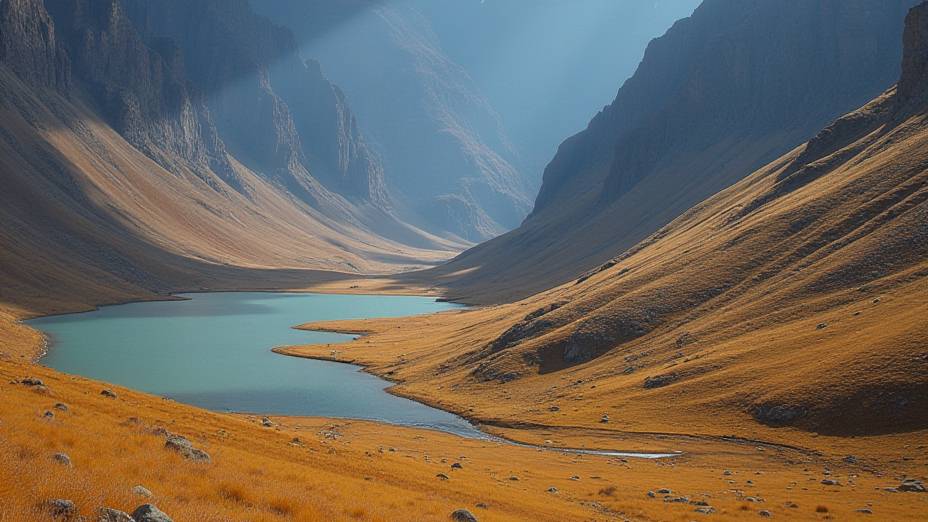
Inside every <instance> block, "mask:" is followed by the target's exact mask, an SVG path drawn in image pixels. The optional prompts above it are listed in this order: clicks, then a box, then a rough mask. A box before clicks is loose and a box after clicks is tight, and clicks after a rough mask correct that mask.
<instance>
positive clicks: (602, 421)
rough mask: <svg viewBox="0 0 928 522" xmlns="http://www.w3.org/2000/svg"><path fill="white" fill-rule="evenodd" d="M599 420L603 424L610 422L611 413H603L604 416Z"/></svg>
mask: <svg viewBox="0 0 928 522" xmlns="http://www.w3.org/2000/svg"><path fill="white" fill-rule="evenodd" d="M599 422H601V423H603V424H606V423H607V422H609V414H608V413H603V416H602V417H600V418H599Z"/></svg>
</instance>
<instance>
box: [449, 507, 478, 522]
mask: <svg viewBox="0 0 928 522" xmlns="http://www.w3.org/2000/svg"><path fill="white" fill-rule="evenodd" d="M451 520H453V521H454V522H477V517H475V516H474V514H473V513H471V512H470V511H468V510H466V509H457V510H455V511H454V512H453V513H451Z"/></svg>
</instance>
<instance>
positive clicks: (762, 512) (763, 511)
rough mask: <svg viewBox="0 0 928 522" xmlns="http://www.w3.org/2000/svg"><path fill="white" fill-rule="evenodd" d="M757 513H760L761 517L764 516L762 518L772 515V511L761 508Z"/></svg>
mask: <svg viewBox="0 0 928 522" xmlns="http://www.w3.org/2000/svg"><path fill="white" fill-rule="evenodd" d="M757 514H758V515H760V516H762V517H764V518H770V517H772V516H773V513H771V512H769V511H767V510H766V509H762V510H760V511H758V512H757Z"/></svg>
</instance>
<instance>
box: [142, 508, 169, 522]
mask: <svg viewBox="0 0 928 522" xmlns="http://www.w3.org/2000/svg"><path fill="white" fill-rule="evenodd" d="M132 518H134V519H135V522H174V521H173V520H171V517H169V516H167V515H166V514H165V513H163V512H161V510H160V509H158V508H157V507H155V506H154V505H152V504H142V505H141V506H139V507H137V508H135V511H133V512H132Z"/></svg>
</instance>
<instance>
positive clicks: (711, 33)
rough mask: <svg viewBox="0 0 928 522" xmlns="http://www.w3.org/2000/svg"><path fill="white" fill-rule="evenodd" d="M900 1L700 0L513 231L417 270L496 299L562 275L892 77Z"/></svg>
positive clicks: (561, 154)
mask: <svg viewBox="0 0 928 522" xmlns="http://www.w3.org/2000/svg"><path fill="white" fill-rule="evenodd" d="M912 4H914V0H893V1H890V2H886V1H883V0H860V1H855V2H841V1H825V2H804V1H788V2H780V1H772V0H752V1H746V2H744V1H740V0H739V1H734V0H707V1H706V2H704V3H703V4H702V5H701V6H700V7H699V8H698V9H696V11H695V12H694V13H693V15H692V16H691V17H689V18H686V19H683V20H680V21H679V22H677V23H676V24H675V25H674V26H673V27H672V28H671V29H670V30H669V31H668V32H667V34H665V35H664V36H662V37H661V38H658V39H655V40H654V41H652V42H651V44H650V45H649V46H648V49H647V51H646V53H645V56H644V59H643V60H642V62H641V65H640V66H639V67H638V70H637V71H636V73H635V75H634V76H632V78H630V79H629V80H628V81H627V82H626V83H625V84H624V85H623V86H622V88H621V89H620V90H619V93H618V96H617V97H616V99H615V101H614V102H613V104H612V105H610V106H609V107H607V108H606V109H605V110H603V111H602V112H601V113H600V114H598V115H597V116H596V117H595V118H594V119H593V120H592V121H591V122H590V125H589V127H588V128H587V129H586V130H585V131H583V132H581V133H580V134H577V135H576V136H573V137H571V138H569V139H568V140H567V141H565V142H564V143H563V144H562V145H561V147H560V149H559V151H558V153H557V155H556V156H555V157H554V159H553V160H552V161H551V163H550V164H549V165H548V167H547V169H546V170H545V175H544V183H543V186H542V188H541V192H540V193H539V195H538V198H537V200H536V202H535V209H534V210H533V211H532V214H531V215H530V216H529V217H528V218H527V219H526V220H525V222H524V223H523V224H522V226H520V227H519V228H518V229H516V230H514V231H512V232H510V233H508V234H506V235H504V236H502V237H500V238H497V239H494V240H492V241H489V242H487V243H484V244H482V245H479V246H477V247H475V248H473V249H471V250H468V251H467V252H465V253H463V254H461V255H460V256H459V257H458V258H456V259H454V260H453V261H452V262H450V263H448V264H447V265H445V266H443V267H441V268H439V269H438V270H436V271H434V272H433V273H430V274H429V276H430V277H437V278H439V279H441V280H444V281H445V284H446V285H447V287H448V288H449V294H450V295H451V296H452V297H455V298H460V299H463V300H465V301H469V302H500V301H506V300H512V299H517V298H522V297H526V296H528V295H531V294H532V293H534V292H538V291H541V290H544V289H546V288H550V287H551V286H554V285H555V284H559V283H562V282H564V281H567V280H569V279H571V278H574V277H576V276H577V275H579V274H580V273H582V272H583V271H585V270H587V269H588V268H589V267H591V266H594V265H596V264H599V263H602V262H604V261H605V260H607V259H609V258H610V257H612V256H613V255H615V252H617V251H621V250H624V249H626V248H629V247H631V246H632V245H634V244H635V243H637V242H638V241H640V240H642V239H644V238H645V237H647V236H648V235H650V234H652V233H653V232H655V231H656V230H657V229H658V228H660V227H661V226H663V225H665V224H667V223H668V222H670V221H671V220H672V219H674V218H675V217H677V216H678V215H680V214H681V213H682V212H683V211H685V210H686V209H687V208H689V207H690V206H692V205H694V204H695V203H697V202H699V201H700V200H702V199H704V198H706V197H708V196H710V195H711V194H713V193H715V192H717V191H718V190H721V189H722V188H724V187H726V186H729V185H730V184H731V183H733V182H735V181H737V180H738V179H741V178H742V177H743V176H744V175H745V174H746V173H748V172H751V171H752V170H754V169H756V168H758V167H760V166H761V165H763V164H765V163H767V162H769V161H771V160H773V159H774V158H776V157H777V156H779V155H781V154H783V153H785V152H786V151H788V150H790V149H791V148H793V147H795V146H796V145H797V144H799V143H802V142H803V141H804V140H807V139H809V138H810V137H811V136H813V135H814V134H815V132H817V130H818V129H820V128H821V127H822V126H824V125H825V124H826V123H827V122H828V121H830V120H832V119H834V118H835V117H837V116H839V115H841V114H843V113H845V112H847V111H850V110H852V109H854V108H855V107H859V106H860V105H861V104H863V103H865V102H866V101H867V100H868V99H871V98H873V97H874V96H876V95H877V94H878V93H879V92H881V91H882V90H883V89H885V88H886V86H887V85H890V84H891V83H892V82H894V81H895V79H896V78H898V73H899V66H898V64H899V56H900V44H899V41H900V35H901V25H902V24H901V21H902V19H903V17H904V15H905V12H906V9H907V8H908V7H909V6H911V5H912Z"/></svg>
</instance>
